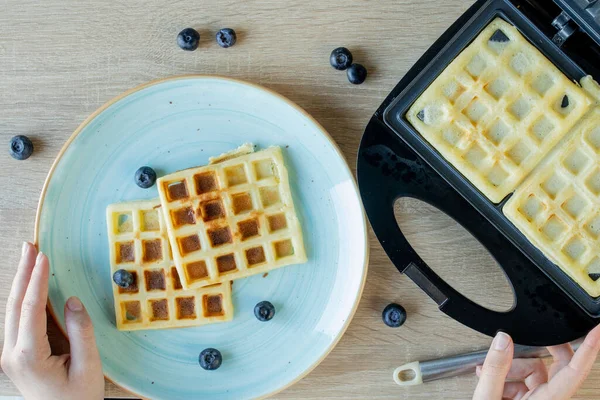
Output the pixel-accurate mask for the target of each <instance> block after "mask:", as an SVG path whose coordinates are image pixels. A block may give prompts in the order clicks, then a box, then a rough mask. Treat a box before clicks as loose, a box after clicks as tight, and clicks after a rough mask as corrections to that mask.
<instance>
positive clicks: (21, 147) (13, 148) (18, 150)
mask: <svg viewBox="0 0 600 400" xmlns="http://www.w3.org/2000/svg"><path fill="white" fill-rule="evenodd" d="M31 153H33V143H31V140H29V138H28V137H27V136H23V135H18V136H15V137H13V138H12V139H10V155H11V156H12V158H14V159H16V160H26V159H28V158H29V156H30V155H31Z"/></svg>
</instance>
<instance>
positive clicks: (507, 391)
mask: <svg viewBox="0 0 600 400" xmlns="http://www.w3.org/2000/svg"><path fill="white" fill-rule="evenodd" d="M528 392H529V388H528V387H527V385H525V384H524V383H523V382H507V383H505V384H504V392H503V393H502V399H510V400H520V399H522V398H523V396H525V395H526V394H527V393H528Z"/></svg>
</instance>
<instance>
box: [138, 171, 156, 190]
mask: <svg viewBox="0 0 600 400" xmlns="http://www.w3.org/2000/svg"><path fill="white" fill-rule="evenodd" d="M154 182H156V172H154V170H153V169H152V168H150V167H140V168H139V169H138V170H137V171H135V184H136V185H138V186H139V187H141V188H142V189H148V188H149V187H151V186H152V185H154Z"/></svg>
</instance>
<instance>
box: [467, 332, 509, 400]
mask: <svg viewBox="0 0 600 400" xmlns="http://www.w3.org/2000/svg"><path fill="white" fill-rule="evenodd" d="M513 353H514V345H513V342H512V339H511V338H510V336H508V335H507V334H506V333H504V332H498V334H497V335H496V337H495V338H494V341H493V342H492V345H491V347H490V351H489V352H488V354H487V357H486V358H485V362H484V363H483V367H481V376H480V378H479V383H478V384H477V388H476V389H475V394H474V395H473V400H500V399H502V393H503V392H504V382H505V381H506V376H507V375H508V371H509V370H510V366H511V364H512V358H513Z"/></svg>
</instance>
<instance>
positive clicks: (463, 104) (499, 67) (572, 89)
mask: <svg viewBox="0 0 600 400" xmlns="http://www.w3.org/2000/svg"><path fill="white" fill-rule="evenodd" d="M591 103H592V101H591V99H590V98H589V96H588V95H587V94H586V92H585V91H584V90H583V89H581V87H579V86H577V85H576V84H575V83H573V82H571V81H569V79H568V78H567V77H566V76H565V75H564V74H563V73H562V72H561V71H560V70H559V69H558V68H557V67H556V66H555V65H554V64H552V63H551V62H550V61H549V60H548V59H547V58H546V57H545V56H544V55H543V54H542V53H540V51H539V50H537V49H536V48H535V47H534V46H533V45H531V44H530V43H529V42H528V41H527V40H526V39H525V38H524V37H523V36H522V35H521V34H520V33H519V31H518V30H517V29H516V28H515V27H514V26H512V25H511V24H509V23H507V22H505V21H504V20H502V19H500V18H497V19H495V20H494V21H492V22H491V23H490V24H489V25H488V26H487V27H486V28H485V29H484V30H483V31H482V32H481V33H480V34H479V36H478V37H477V38H476V39H475V40H474V41H473V42H472V43H471V44H470V45H469V46H468V47H467V48H466V49H465V50H464V51H463V52H462V53H460V54H459V55H458V57H456V59H454V61H452V63H450V65H449V66H448V67H447V68H446V69H445V70H444V71H443V72H442V73H441V74H440V75H439V76H438V77H437V78H436V79H435V81H434V82H433V83H432V84H431V85H430V86H429V87H428V88H427V89H426V90H425V92H424V93H423V94H422V95H421V96H420V97H419V98H418V99H417V100H416V102H415V103H414V104H413V105H412V106H411V108H410V110H409V111H408V113H407V115H406V117H407V119H408V121H409V122H410V123H411V124H412V125H413V127H414V128H415V129H416V130H417V131H418V132H419V133H420V134H421V135H422V136H423V137H424V138H425V139H426V140H427V141H428V142H429V143H430V144H431V145H433V147H435V148H436V150H437V151H438V152H439V153H440V154H441V155H442V156H443V157H444V158H445V159H446V160H447V161H449V162H450V163H451V164H452V165H453V166H454V167H455V168H456V169H457V170H458V171H459V172H461V173H462V174H463V176H465V177H466V178H467V179H468V180H469V181H471V183H472V184H473V185H474V186H475V187H477V189H479V191H481V192H482V193H483V194H484V195H485V196H487V197H488V198H489V199H490V200H491V201H492V202H494V203H499V202H500V201H501V200H502V199H503V198H504V197H506V196H507V195H508V194H509V193H510V192H512V191H513V190H514V189H515V188H516V187H517V185H518V184H519V183H520V182H521V181H522V180H523V179H524V178H525V177H526V176H527V174H528V173H529V172H530V171H531V170H532V169H533V168H534V167H535V165H536V164H537V163H538V162H539V161H540V160H541V159H542V157H543V156H544V155H545V154H547V153H548V152H549V151H550V150H551V149H552V148H553V147H554V146H555V145H556V144H557V143H558V141H559V140H560V139H561V138H562V137H563V136H564V135H565V134H566V133H567V132H568V131H569V130H570V129H571V128H572V127H573V125H574V124H575V123H576V122H577V121H578V120H579V119H580V118H581V117H582V116H583V115H584V114H585V113H586V112H587V111H588V109H589V107H590V105H591Z"/></svg>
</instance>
